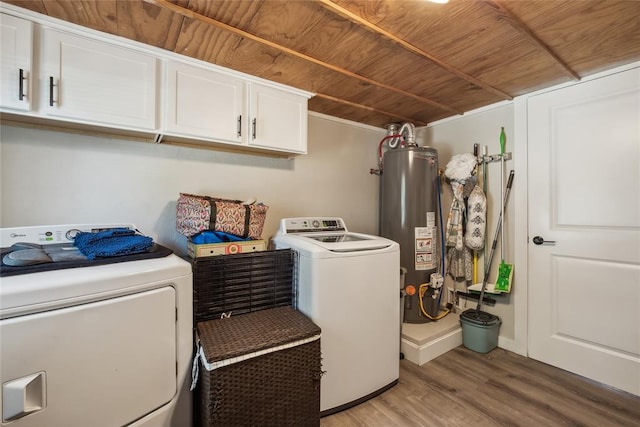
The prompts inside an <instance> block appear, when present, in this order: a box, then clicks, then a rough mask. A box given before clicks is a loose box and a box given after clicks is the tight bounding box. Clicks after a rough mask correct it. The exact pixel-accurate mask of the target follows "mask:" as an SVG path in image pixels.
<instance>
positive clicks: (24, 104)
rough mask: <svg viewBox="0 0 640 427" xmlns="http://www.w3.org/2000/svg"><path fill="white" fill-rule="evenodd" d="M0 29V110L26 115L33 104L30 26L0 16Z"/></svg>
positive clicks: (31, 30)
mask: <svg viewBox="0 0 640 427" xmlns="http://www.w3.org/2000/svg"><path fill="white" fill-rule="evenodd" d="M0 28H1V29H2V34H1V35H0V43H1V46H0V67H1V68H0V107H2V108H10V109H15V110H22V111H29V110H31V108H32V102H33V101H32V99H33V96H32V89H33V84H32V83H33V80H32V69H33V62H32V52H33V49H32V42H33V23H31V21H27V20H25V19H21V18H16V17H14V16H11V15H6V14H4V13H3V14H1V15H0Z"/></svg>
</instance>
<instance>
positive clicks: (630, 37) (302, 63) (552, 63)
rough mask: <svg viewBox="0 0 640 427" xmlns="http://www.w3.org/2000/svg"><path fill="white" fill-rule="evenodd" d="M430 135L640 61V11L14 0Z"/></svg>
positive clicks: (341, 0)
mask: <svg viewBox="0 0 640 427" xmlns="http://www.w3.org/2000/svg"><path fill="white" fill-rule="evenodd" d="M3 1H4V2H6V3H11V4H14V5H17V6H20V7H24V8H27V9H31V10H34V11H36V12H39V13H43V14H45V15H50V16H52V17H56V18H59V19H62V20H65V21H70V22H73V23H76V24H79V25H82V26H86V27H90V28H93V29H96V30H99V31H104V32H106V33H111V34H116V35H119V36H123V37H126V38H129V39H133V40H137V41H140V42H142V43H146V44H149V45H153V46H156V47H159V48H162V49H167V50H170V51H174V52H176V53H180V54H182V55H186V56H190V57H194V58H198V59H201V60H204V61H208V62H211V63H215V64H218V65H221V66H224V67H228V68H231V69H235V70H239V71H242V72H245V73H248V74H252V75H255V76H259V77H262V78H265V79H268V80H272V81H276V82H280V83H284V84H287V85H291V86H294V87H297V88H301V89H305V90H307V91H311V92H314V93H316V94H317V95H316V96H315V97H313V98H312V99H311V100H310V101H309V109H310V110H312V111H317V112H319V113H324V114H328V115H331V116H336V117H341V118H344V119H348V120H353V121H356V122H361V123H366V124H370V125H373V126H378V127H382V126H384V125H386V124H388V123H391V122H404V121H410V122H413V123H414V124H415V125H417V126H420V125H425V124H427V123H429V122H433V121H435V120H438V119H442V118H445V117H449V116H453V115H457V114H462V113H464V112H466V111H469V110H473V109H476V108H479V107H482V106H486V105H489V104H493V103H495V102H499V101H502V100H510V99H513V97H515V96H518V95H522V94H525V93H528V92H532V91H535V90H538V89H542V88H544V87H549V86H552V85H555V84H559V83H562V82H567V81H571V80H579V79H580V78H582V77H584V76H587V75H589V74H593V73H596V72H599V71H603V70H606V69H609V68H613V67H616V66H620V65H623V64H627V63H631V62H634V61H637V60H640V1H637V0H582V1H578V0H567V1H561V0H535V1H532V0H476V1H473V0H451V1H450V2H449V3H447V4H436V3H431V2H428V1H425V0H421V1H417V0H415V1H404V0H382V1H372V0H355V1H352V0H317V1H300V0H292V1H284V0H277V1H276V0H268V1H238V0H230V1H209V0H75V1H68V0H40V1H24V0H3Z"/></svg>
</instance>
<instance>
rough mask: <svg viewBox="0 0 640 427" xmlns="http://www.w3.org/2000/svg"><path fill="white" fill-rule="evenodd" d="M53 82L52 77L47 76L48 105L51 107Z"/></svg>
mask: <svg viewBox="0 0 640 427" xmlns="http://www.w3.org/2000/svg"><path fill="white" fill-rule="evenodd" d="M54 86H55V84H54V83H53V77H51V76H49V107H53V103H54V102H55V101H54V100H53V88H54Z"/></svg>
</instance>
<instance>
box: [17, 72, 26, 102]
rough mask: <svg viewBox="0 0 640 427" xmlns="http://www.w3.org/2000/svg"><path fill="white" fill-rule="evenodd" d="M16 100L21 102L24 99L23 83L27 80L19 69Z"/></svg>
mask: <svg viewBox="0 0 640 427" xmlns="http://www.w3.org/2000/svg"><path fill="white" fill-rule="evenodd" d="M18 74H19V75H18V99H19V100H20V101H22V100H23V99H24V97H25V96H26V95H25V94H24V81H25V80H26V79H27V78H26V77H25V76H24V70H23V69H22V68H20V71H19V73H18Z"/></svg>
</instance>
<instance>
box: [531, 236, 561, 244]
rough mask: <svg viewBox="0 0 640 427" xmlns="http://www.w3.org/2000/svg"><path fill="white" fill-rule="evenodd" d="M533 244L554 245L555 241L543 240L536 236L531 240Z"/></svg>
mask: <svg viewBox="0 0 640 427" xmlns="http://www.w3.org/2000/svg"><path fill="white" fill-rule="evenodd" d="M533 244H534V245H555V244H556V241H555V240H544V237H542V236H536V237H534V238H533Z"/></svg>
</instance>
